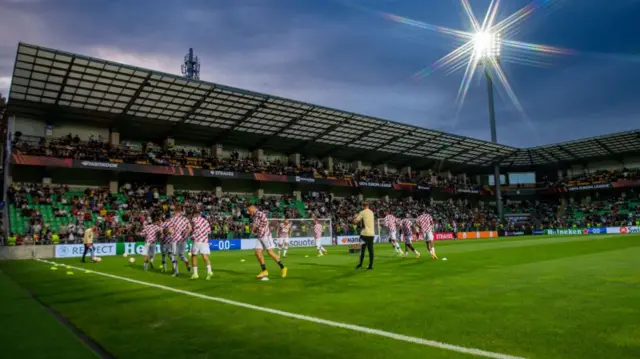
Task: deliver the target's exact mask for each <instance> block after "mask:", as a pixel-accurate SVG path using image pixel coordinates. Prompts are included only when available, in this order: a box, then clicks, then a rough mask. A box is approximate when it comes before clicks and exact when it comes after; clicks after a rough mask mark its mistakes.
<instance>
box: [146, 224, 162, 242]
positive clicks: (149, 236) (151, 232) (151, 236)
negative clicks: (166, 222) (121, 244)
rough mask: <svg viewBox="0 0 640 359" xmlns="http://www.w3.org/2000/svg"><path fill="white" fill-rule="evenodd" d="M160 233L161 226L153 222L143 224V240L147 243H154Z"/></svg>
mask: <svg viewBox="0 0 640 359" xmlns="http://www.w3.org/2000/svg"><path fill="white" fill-rule="evenodd" d="M161 233H162V228H161V227H160V226H156V225H155V224H145V225H144V227H143V228H142V234H143V235H144V241H145V242H146V243H149V244H154V243H156V240H158V236H159V235H160V234H161Z"/></svg>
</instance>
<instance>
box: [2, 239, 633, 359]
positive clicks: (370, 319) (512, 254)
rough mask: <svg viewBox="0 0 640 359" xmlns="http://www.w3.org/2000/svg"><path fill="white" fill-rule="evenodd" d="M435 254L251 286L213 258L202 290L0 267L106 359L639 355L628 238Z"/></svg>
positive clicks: (337, 259)
mask: <svg viewBox="0 0 640 359" xmlns="http://www.w3.org/2000/svg"><path fill="white" fill-rule="evenodd" d="M437 246H438V254H439V256H440V257H441V258H443V257H446V258H447V259H448V260H447V261H442V260H441V261H433V260H431V259H430V258H428V256H425V255H423V257H422V258H421V259H420V260H416V259H413V258H410V259H401V258H397V257H395V256H394V255H393V254H392V251H391V248H390V246H388V245H377V246H376V250H377V259H378V261H377V263H376V265H375V269H374V270H373V271H355V270H354V269H353V268H354V265H355V263H356V258H357V257H356V256H355V255H349V254H347V253H346V252H347V248H346V247H331V248H329V255H327V256H325V257H321V258H317V257H315V256H314V251H313V250H312V249H293V250H291V251H290V255H289V256H288V258H286V260H285V263H286V264H287V265H288V267H289V276H288V277H287V278H286V279H282V278H279V277H278V276H277V275H276V274H278V273H279V271H277V266H276V265H275V264H274V263H269V262H268V266H269V268H270V270H271V275H272V277H271V280H270V281H268V282H262V281H257V280H256V279H255V278H254V276H255V274H257V272H258V270H259V268H258V266H257V264H256V263H255V259H254V258H253V256H252V253H251V252H246V251H243V252H213V255H212V258H213V262H214V271H215V273H216V277H215V278H214V279H213V280H212V281H205V280H203V279H201V280H198V281H190V280H189V279H187V276H186V275H185V276H184V277H182V278H172V277H170V276H169V275H166V274H162V273H159V272H144V271H143V270H142V263H141V258H139V257H138V258H137V262H136V263H135V264H134V265H133V266H130V265H129V263H128V262H127V261H126V259H124V258H122V257H108V258H104V260H103V261H102V262H101V263H89V264H85V265H83V264H81V263H79V260H78V259H64V260H55V262H57V263H64V264H69V265H72V266H75V267H78V268H86V269H89V270H90V271H94V272H90V273H85V272H84V271H81V270H79V269H71V270H72V271H73V272H74V274H73V275H66V274H65V273H66V271H67V270H68V269H67V268H61V269H59V270H56V271H53V270H51V269H50V267H51V265H50V264H47V263H42V262H37V261H14V262H0V269H1V270H2V271H4V273H6V274H7V275H9V276H10V277H11V279H12V280H13V281H15V282H17V283H19V284H20V285H22V286H23V287H24V288H26V289H27V290H29V291H31V292H32V293H34V294H35V295H36V296H37V297H38V299H39V300H40V301H42V302H44V303H46V304H47V305H48V306H50V307H52V308H53V309H55V310H56V311H58V312H60V313H61V314H62V315H64V316H65V317H66V318H67V319H68V320H69V321H71V322H72V323H74V325H75V326H77V327H78V328H80V329H81V330H82V331H83V332H85V333H86V334H87V335H88V336H90V337H91V338H92V339H93V340H95V341H96V342H98V343H100V344H101V346H103V347H104V348H105V349H106V350H107V351H108V352H110V353H111V354H113V355H114V356H115V357H118V358H152V359H156V358H160V357H166V356H173V357H189V358H252V357H253V358H261V359H265V358H277V359H289V358H296V359H298V358H306V359H316V358H318V359H320V358H349V359H353V358H385V359H389V358H403V359H405V358H406V359H408V358H433V359H438V358H474V357H479V356H475V355H473V354H469V353H465V352H463V351H464V349H460V347H464V348H468V349H476V350H484V351H488V352H491V353H494V354H491V353H489V354H486V357H494V358H504V359H513V358H565V359H571V358H575V359H590V358H592V359H602V358H630V359H631V358H634V359H637V358H640V236H635V235H624V236H613V235H602V236H576V237H571V236H567V237H561V236H558V237H545V236H540V237H529V238H524V237H521V238H509V239H490V240H473V241H457V242H437ZM419 249H421V250H422V252H425V251H424V244H419ZM306 255H309V257H308V258H307V257H305V256H306ZM242 259H245V260H246V261H244V262H242V261H241V260H242ZM159 263H160V261H159V259H158V258H156V264H159ZM203 269H204V268H202V270H203ZM96 272H99V273H106V274H109V275H112V276H104V275H100V274H99V273H96ZM184 272H185V271H184V270H183V273H184ZM125 279H131V280H134V282H131V281H126V280H125ZM153 285H158V286H157V287H156V286H153ZM176 290H177V291H176ZM3 293H4V292H3ZM212 298H213V299H212ZM220 298H222V299H227V300H230V301H234V302H228V303H224V302H222V301H221V300H220ZM243 303H244V304H251V305H254V306H256V307H247V306H242V305H243ZM263 308H270V309H276V310H279V311H282V312H271V313H270V312H265V311H260V310H259V309H263ZM283 312H286V313H283ZM288 313H295V314H299V315H304V316H309V317H313V318H319V319H323V320H327V321H330V322H320V323H319V322H318V321H317V320H316V319H313V318H311V319H309V318H307V317H303V318H300V317H298V318H296V317H291V316H290V315H289V314H288ZM287 315H288V316H287ZM26 320H30V319H29V317H28V318H26ZM336 322H339V323H346V324H352V325H357V326H359V327H357V328H353V327H345V326H342V327H336ZM13 325H18V324H16V322H15V321H14V322H13ZM367 328H369V329H376V330H382V331H385V333H382V334H383V336H381V335H378V334H375V333H373V334H372V333H365V332H363V331H362V329H367ZM6 329H7V328H6V326H5V330H6ZM369 329H367V330H369ZM59 330H61V331H62V330H64V329H59ZM390 333H395V334H399V335H404V336H408V337H411V338H407V337H400V336H394V335H393V334H390ZM419 339H423V341H420V340H419ZM424 339H426V340H429V341H424ZM39 340H41V337H34V338H32V341H33V342H34V343H35V342H38V341H39ZM407 340H409V341H407ZM410 341H413V342H410ZM431 341H434V342H431ZM442 343H446V344H450V345H452V346H453V347H446V345H445V344H442ZM27 345H28V344H27ZM78 346H81V344H78ZM9 348H10V349H11V348H12V347H11V346H10V347H9ZM14 348H15V347H14ZM15 350H17V349H15ZM56 350H61V351H62V352H61V354H62V353H66V352H64V350H71V349H64V348H61V347H60V348H58V347H56ZM9 354H12V353H9ZM499 354H502V356H500V355H499ZM65 355H66V354H65ZM9 357H13V355H10V356H9ZM60 357H63V356H60ZM64 357H75V356H72V355H71V354H69V355H68V356H64ZM87 357H89V356H87ZM480 357H481V356H480Z"/></svg>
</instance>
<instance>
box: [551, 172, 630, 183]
mask: <svg viewBox="0 0 640 359" xmlns="http://www.w3.org/2000/svg"><path fill="white" fill-rule="evenodd" d="M620 180H630V181H638V180H640V169H628V168H623V169H622V170H619V171H615V170H600V171H593V172H589V173H581V174H578V175H576V176H571V177H565V178H563V179H562V180H559V181H557V182H556V183H555V186H581V185H589V184H600V183H612V182H617V181H620Z"/></svg>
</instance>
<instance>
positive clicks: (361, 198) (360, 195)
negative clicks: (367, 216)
mask: <svg viewBox="0 0 640 359" xmlns="http://www.w3.org/2000/svg"><path fill="white" fill-rule="evenodd" d="M358 201H360V202H362V201H364V195H363V194H362V193H358Z"/></svg>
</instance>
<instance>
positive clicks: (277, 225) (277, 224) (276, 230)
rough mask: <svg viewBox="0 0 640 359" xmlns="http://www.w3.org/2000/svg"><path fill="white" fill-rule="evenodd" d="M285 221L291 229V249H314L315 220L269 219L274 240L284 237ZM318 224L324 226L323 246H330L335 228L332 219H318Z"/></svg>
mask: <svg viewBox="0 0 640 359" xmlns="http://www.w3.org/2000/svg"><path fill="white" fill-rule="evenodd" d="M285 221H288V223H289V224H290V226H291V228H290V231H289V246H290V247H314V246H315V245H316V244H315V240H314V237H313V236H314V233H313V232H314V228H313V227H314V224H315V223H314V220H313V219H309V218H304V219H301V218H295V219H284V218H269V229H270V230H271V236H272V237H273V238H274V239H280V238H282V237H284V234H283V233H282V230H283V228H285V226H284V224H285ZM318 223H320V225H321V226H322V236H321V242H322V245H323V246H329V245H331V244H332V240H333V227H332V223H331V219H330V218H318Z"/></svg>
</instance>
